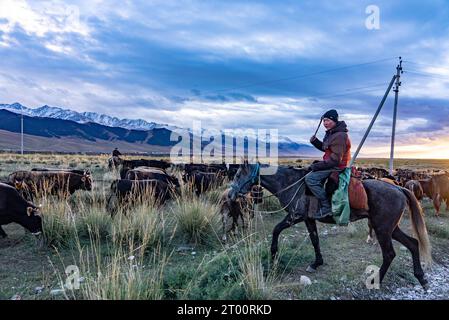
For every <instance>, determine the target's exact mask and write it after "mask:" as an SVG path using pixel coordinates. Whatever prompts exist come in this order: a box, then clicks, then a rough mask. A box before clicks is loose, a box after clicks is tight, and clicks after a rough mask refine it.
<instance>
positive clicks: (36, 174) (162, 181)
mask: <svg viewBox="0 0 449 320" xmlns="http://www.w3.org/2000/svg"><path fill="white" fill-rule="evenodd" d="M108 167H109V169H110V170H119V173H120V179H117V180H114V181H112V183H111V186H110V190H109V195H108V197H107V205H106V209H107V211H108V212H109V213H110V214H111V215H114V214H115V213H116V212H117V209H118V208H119V207H120V206H125V205H130V204H133V201H135V200H136V199H139V198H140V199H143V197H144V196H146V197H148V196H149V195H150V196H151V197H154V198H155V201H156V202H157V203H158V204H163V203H165V201H167V200H169V199H173V198H175V197H176V196H177V195H179V194H180V193H181V183H180V181H179V179H178V178H177V176H178V177H180V178H181V179H182V182H183V183H184V184H185V185H188V186H190V187H191V190H192V191H193V192H194V194H196V195H197V196H199V195H200V194H201V193H203V192H205V191H207V190H210V189H211V188H213V187H217V186H221V185H223V184H224V183H225V182H226V181H227V180H228V181H231V180H232V179H233V178H234V175H235V174H236V172H237V170H238V168H239V165H238V164H228V165H225V164H179V165H178V164H171V163H169V162H167V161H162V160H146V159H140V160H124V159H121V158H118V157H114V158H111V159H109V161H108ZM169 168H171V173H170V171H169V170H168V169H169ZM358 169H359V171H360V172H361V173H362V179H381V180H384V181H386V182H388V183H393V184H397V185H401V186H403V187H406V188H408V189H410V190H411V191H412V192H413V193H414V194H415V196H416V198H417V199H418V200H421V199H422V198H423V197H425V196H427V197H429V198H430V199H431V200H432V201H433V205H434V207H435V210H436V213H437V215H438V214H439V211H440V206H441V203H442V202H445V203H446V206H447V205H448V204H449V201H448V200H449V174H448V173H446V172H428V171H416V170H409V169H398V170H397V171H396V173H395V175H394V176H392V175H390V174H389V173H388V171H386V170H385V169H382V168H358ZM173 172H175V173H176V172H178V173H180V174H178V175H176V174H173ZM92 183H93V179H92V174H91V172H90V171H88V170H71V169H45V168H35V169H32V170H30V171H16V172H13V173H11V174H10V175H9V176H8V178H7V180H6V181H4V182H0V237H6V233H5V232H4V230H3V229H2V228H1V226H2V225H5V224H9V223H11V222H15V223H18V224H20V225H22V226H23V227H24V228H26V229H28V230H29V231H31V232H32V233H34V234H38V233H40V232H41V231H42V219H41V217H40V209H39V207H37V206H35V205H34V204H33V201H34V199H35V198H36V197H39V196H42V195H48V194H52V195H56V196H60V197H66V196H70V195H72V194H73V193H74V192H75V191H77V190H86V191H91V190H92ZM150 192H151V194H149V193H150ZM228 192H229V189H228V190H226V191H224V193H223V194H222V196H221V214H222V221H223V239H224V240H225V239H226V235H227V234H228V233H229V232H230V231H233V230H235V229H236V227H237V225H238V223H239V219H241V220H242V222H243V226H244V227H245V226H246V225H247V224H248V219H250V218H251V217H252V216H253V212H254V206H255V205H256V204H258V203H260V202H261V199H262V197H261V195H262V193H263V190H262V189H261V188H260V187H258V186H255V187H254V188H253V189H252V191H251V192H250V194H248V195H246V196H244V197H240V198H237V200H235V201H234V202H231V201H230V199H229V197H228V196H227V194H228Z"/></svg>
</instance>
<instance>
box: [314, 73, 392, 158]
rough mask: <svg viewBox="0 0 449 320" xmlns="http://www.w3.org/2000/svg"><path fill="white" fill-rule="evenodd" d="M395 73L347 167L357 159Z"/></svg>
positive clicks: (385, 98)
mask: <svg viewBox="0 0 449 320" xmlns="http://www.w3.org/2000/svg"><path fill="white" fill-rule="evenodd" d="M396 77H397V76H396V75H394V76H393V77H392V78H391V81H390V84H389V85H388V88H387V91H385V94H384V96H383V98H382V100H381V101H380V104H379V106H378V107H377V110H376V113H375V114H374V116H373V118H372V119H371V123H370V124H369V126H368V129H366V131H365V134H364V135H363V138H362V141H360V143H359V146H358V147H357V150H356V151H355V153H354V155H353V156H352V159H351V163H350V164H349V167H352V165H353V164H354V162H355V160H356V159H357V156H358V155H359V152H360V149H362V146H363V144H364V143H365V140H366V138H367V137H368V134H369V133H370V131H371V128H372V127H373V124H374V122H375V121H376V119H377V116H378V115H379V112H380V110H381V109H382V107H383V106H384V103H385V100H387V97H388V94H389V93H390V90H391V88H392V87H393V84H394V81H395V80H396ZM317 131H318V130H317Z"/></svg>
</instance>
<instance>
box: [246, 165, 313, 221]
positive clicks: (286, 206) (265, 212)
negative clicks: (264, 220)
mask: <svg viewBox="0 0 449 320" xmlns="http://www.w3.org/2000/svg"><path fill="white" fill-rule="evenodd" d="M310 173H311V172H308V173H307V174H306V175H304V177H302V178H301V179H299V180H298V181H296V182H295V183H293V184H291V185H289V186H287V187H286V188H284V189H282V190H279V191H277V192H276V193H273V194H271V195H270V196H266V197H262V198H257V199H264V198H269V197H271V196H274V195H275V194H279V193H280V192H283V191H285V190H288V189H290V188H291V187H292V186H294V185H296V184H298V183H299V182H302V183H301V184H300V185H299V187H298V189H297V190H296V191H295V194H294V195H293V197H292V198H291V199H290V201H289V202H288V203H287V205H285V206H284V207H282V208H281V209H279V210H274V211H260V210H254V209H251V208H249V206H247V209H248V210H249V211H252V212H256V211H259V212H261V213H264V214H273V213H278V212H281V211H283V210H285V209H286V208H288V207H289V206H290V205H291V204H292V202H293V200H295V198H296V196H297V195H298V192H299V190H301V187H302V186H303V184H304V179H305V178H306V176H308V175H309V174H310Z"/></svg>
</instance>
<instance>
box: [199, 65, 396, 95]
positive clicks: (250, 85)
mask: <svg viewBox="0 0 449 320" xmlns="http://www.w3.org/2000/svg"><path fill="white" fill-rule="evenodd" d="M396 58H397V57H391V58H385V59H379V60H374V61H368V62H363V63H357V64H352V65H347V66H343V67H338V68H332V69H327V70H321V71H316V72H311V73H304V74H299V75H295V76H290V77H285V78H279V79H273V80H267V81H259V82H254V83H248V84H245V85H241V86H236V87H232V88H224V89H218V90H210V91H205V92H203V93H202V94H203V95H204V94H210V93H220V92H224V91H232V90H239V89H245V88H250V87H254V86H260V85H266V84H273V83H277V82H283V81H289V80H295V79H300V78H307V77H312V76H316V75H320V74H325V73H331V72H336V71H341V70H347V69H351V68H357V67H362V66H367V65H372V64H377V63H381V62H385V61H389V60H393V59H396Z"/></svg>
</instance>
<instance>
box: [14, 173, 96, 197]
mask: <svg viewBox="0 0 449 320" xmlns="http://www.w3.org/2000/svg"><path fill="white" fill-rule="evenodd" d="M8 183H9V184H10V185H15V186H16V188H17V187H18V186H21V188H24V189H27V190H28V195H29V197H30V198H31V199H32V198H33V197H34V196H36V195H37V194H38V193H43V192H44V193H48V194H54V195H62V196H67V195H72V194H73V193H74V192H75V191H76V190H87V191H91V190H92V177H91V175H90V173H89V172H85V173H84V174H78V173H72V172H65V171H16V172H13V173H11V174H10V175H9V176H8ZM28 199H29V198H28ZM29 200H30V199H29Z"/></svg>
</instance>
